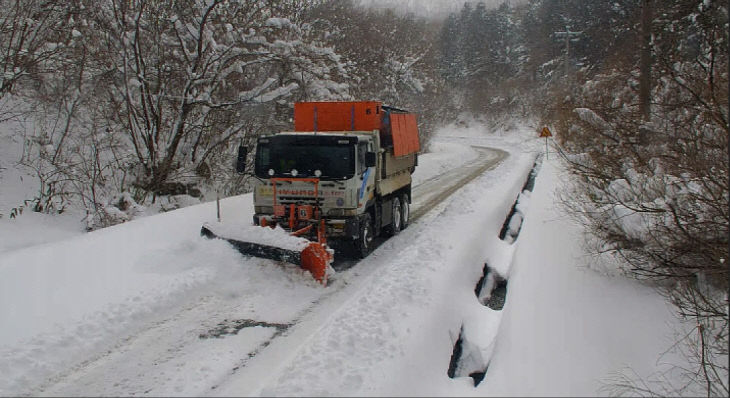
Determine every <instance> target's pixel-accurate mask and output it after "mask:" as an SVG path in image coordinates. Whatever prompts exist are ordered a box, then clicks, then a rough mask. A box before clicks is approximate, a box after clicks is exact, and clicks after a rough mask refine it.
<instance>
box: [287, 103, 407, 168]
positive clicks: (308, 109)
mask: <svg viewBox="0 0 730 398" xmlns="http://www.w3.org/2000/svg"><path fill="white" fill-rule="evenodd" d="M372 130H378V131H380V141H381V143H382V144H383V146H385V147H392V148H393V156H395V157H401V156H406V155H410V154H414V153H418V151H419V150H420V148H421V146H420V141H419V138H418V125H417V122H416V115H415V114H413V113H407V112H404V111H401V110H397V109H394V108H391V107H387V106H383V105H382V103H380V102H377V101H357V102H339V101H338V102H297V103H295V104H294V131H299V132H304V131H372Z"/></svg>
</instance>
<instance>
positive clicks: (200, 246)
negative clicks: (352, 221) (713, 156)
mask: <svg viewBox="0 0 730 398" xmlns="http://www.w3.org/2000/svg"><path fill="white" fill-rule="evenodd" d="M539 144H540V142H538V141H537V140H535V139H534V138H533V135H532V131H530V130H529V129H521V130H519V131H514V132H512V133H511V134H508V135H502V134H499V135H485V134H484V132H483V131H482V130H478V131H472V132H471V133H469V134H463V135H461V134H446V135H445V136H443V137H440V138H438V139H437V140H436V141H435V143H434V145H433V146H432V148H431V149H432V152H430V153H428V154H425V155H423V156H422V157H421V158H420V159H419V166H418V168H417V170H416V173H415V174H414V185H415V186H416V188H414V203H413V212H412V214H413V216H414V217H417V219H414V220H413V222H412V223H411V225H410V226H409V227H408V228H407V229H405V230H403V231H401V233H400V234H398V235H397V236H395V237H392V238H390V239H388V240H385V241H383V242H381V243H380V245H379V246H378V247H377V249H376V250H375V251H374V252H373V253H372V254H371V255H370V256H369V257H367V258H366V259H364V260H362V261H359V262H357V263H356V264H350V265H348V266H345V267H340V268H339V270H338V271H337V273H336V274H335V275H334V276H333V277H332V278H331V279H330V283H329V285H328V286H327V287H326V288H323V287H322V286H320V285H319V284H318V283H316V282H315V281H314V280H313V279H312V278H311V276H310V275H309V274H308V273H306V272H305V271H302V270H300V269H298V268H297V267H295V266H292V265H287V264H276V263H274V262H272V261H269V260H263V259H256V258H245V257H243V256H241V255H240V254H239V253H238V252H237V251H235V250H234V249H233V248H232V247H231V246H230V245H228V244H227V243H226V242H224V241H220V240H208V239H204V238H202V237H200V236H199V230H200V226H201V225H202V223H203V222H205V221H211V220H212V219H214V217H215V204H214V203H207V204H203V205H199V206H193V207H188V208H184V209H180V210H177V211H172V212H169V213H165V214H161V215H158V216H153V217H147V218H142V219H138V220H135V221H132V222H129V223H126V224H122V225H118V226H115V227H111V228H107V229H105V230H101V231H97V232H94V233H89V234H84V235H80V236H77V237H73V238H69V239H65V240H62V241H57V242H52V243H48V244H43V245H36V246H32V247H27V248H23V249H17V250H10V251H5V252H2V253H0V320H2V325H1V327H0V375H2V377H0V395H56V396H58V395H63V396H79V395H82V396H83V395H113V396H129V395H153V396H191V395H192V396H201V395H222V396H241V395H266V396H270V395H277V396H278V395H306V396H321V395H336V396H344V395H358V396H363V395H390V396H403V395H409V396H413V395H429V396H434V395H450V396H468V395H489V394H493V393H494V391H498V392H499V393H501V394H507V395H510V394H519V393H520V391H523V392H531V393H537V394H538V395H539V394H540V392H541V391H570V392H571V393H576V394H579V395H580V394H595V393H596V390H595V388H594V387H595V385H596V384H597V382H596V381H595V380H593V379H590V378H591V377H596V369H598V370H600V371H602V372H605V369H606V366H603V367H601V366H595V364H596V362H600V361H601V360H602V359H601V358H593V361H592V362H591V360H590V359H586V361H583V362H582V363H583V368H582V369H573V368H571V365H570V362H569V361H567V360H566V361H564V362H561V364H560V365H561V366H562V367H556V369H568V371H572V372H574V373H575V374H574V376H575V377H576V379H579V380H580V381H581V383H580V384H579V385H580V388H578V389H575V388H572V386H573V385H578V384H575V383H573V382H570V383H572V384H566V382H561V381H557V380H556V379H555V377H558V376H559V375H555V374H552V373H550V372H549V371H546V372H544V374H541V375H538V376H540V379H539V380H541V382H545V380H548V379H547V378H548V377H553V379H551V380H552V381H551V382H552V383H553V384H550V385H546V386H542V387H541V388H542V389H537V390H534V389H530V384H529V383H523V382H522V381H523V380H525V379H527V380H529V379H531V378H532V377H533V376H534V375H531V374H530V375H525V374H523V372H521V371H520V369H521V368H522V367H523V366H530V369H540V367H541V366H544V365H546V364H547V363H544V361H543V359H541V358H543V357H540V358H532V359H531V360H530V361H531V362H529V363H527V364H523V363H522V362H521V361H522V357H515V356H514V355H513V354H514V353H520V352H522V351H520V350H519V347H520V346H521V345H522V344H523V343H527V342H530V341H533V340H534V337H533V335H534V334H540V335H542V334H544V331H542V330H533V329H532V328H531V324H530V320H527V321H525V320H524V319H525V318H524V317H520V316H519V314H515V313H513V312H512V313H510V312H509V311H510V305H516V306H522V308H518V307H516V308H518V309H519V311H521V312H520V313H522V311H525V308H524V307H525V306H529V307H530V311H532V312H531V313H535V312H541V311H542V312H544V309H543V308H541V307H540V306H539V303H540V301H541V299H540V298H538V297H535V295H534V293H531V291H532V290H530V289H521V290H519V289H517V288H515V289H516V290H515V291H512V290H510V291H509V293H508V294H507V303H506V304H505V307H504V312H505V313H508V314H511V316H507V317H506V319H507V321H508V322H506V325H504V326H500V325H501V324H502V312H503V311H502V310H501V309H496V310H495V309H492V308H490V307H488V306H485V305H483V304H482V302H483V301H482V302H480V300H479V299H478V297H477V295H476V293H475V287H476V285H477V284H478V282H479V281H480V279H481V278H482V276H483V271H484V269H485V268H484V263H485V262H487V263H488V264H489V266H490V269H491V272H494V273H495V274H499V275H500V276H502V277H504V278H507V279H508V278H509V277H510V274H511V267H512V263H513V259H514V257H515V256H514V254H515V252H516V249H517V247H518V246H520V245H518V244H516V242H515V243H513V242H512V241H504V240H501V239H499V237H498V235H499V232H500V229H501V228H502V226H503V223H504V222H505V216H506V215H507V214H508V213H509V212H510V209H511V207H512V205H513V203H514V201H515V198H517V197H518V196H519V198H520V200H519V205H518V207H519V209H520V211H521V212H522V213H521V214H523V215H525V213H527V214H526V217H527V219H528V220H529V219H530V217H531V215H530V213H529V211H528V210H529V207H530V206H531V197H530V194H529V192H523V191H522V188H523V183H524V182H525V179H526V177H527V175H528V174H529V173H530V170H531V169H532V167H533V163H534V161H535V158H536V157H537V155H538V153H539V152H540V147H541V146H540V145H539ZM484 147H491V148H492V149H489V150H488V149H484ZM549 169H551V168H549ZM550 172H551V173H552V174H554V173H555V171H554V170H552V169H551V171H550ZM552 174H551V175H552ZM538 181H539V177H538ZM549 183H551V184H552V183H554V181H552V180H551V181H549ZM548 192H549V191H548V190H547V188H545V187H544V186H543V188H542V191H541V193H540V195H541V196H540V197H539V198H538V199H539V200H538V203H541V204H542V206H543V207H545V206H548V205H547V204H549V203H552V198H551V196H550V195H549V193H548ZM251 200H252V198H251V195H242V196H238V197H232V198H227V199H225V200H222V202H221V207H222V219H223V221H224V222H226V223H250V220H251V212H252V203H251ZM551 214H552V213H550V212H548V213H547V217H552V215H551ZM566 225H567V224H566ZM561 228H567V227H566V226H562V224H561ZM559 236H560V235H559V234H555V235H554V236H553V237H554V238H555V242H556V243H554V244H552V246H554V247H545V246H544V245H543V246H539V247H540V252H533V251H530V250H529V246H528V245H522V246H521V247H522V249H521V250H522V251H521V253H523V255H522V257H521V258H532V259H535V258H541V259H542V260H541V261H545V262H549V261H551V260H550V259H551V258H559V259H560V262H559V263H557V264H555V263H551V266H554V267H559V266H562V267H564V269H563V272H560V273H555V274H553V273H544V272H543V273H527V272H525V271H523V272H522V273H520V274H518V275H519V278H518V279H517V280H516V283H517V284H518V286H519V285H520V284H522V285H523V286H524V285H528V286H529V285H530V284H532V286H535V285H549V284H550V283H556V281H551V278H554V276H553V275H558V276H559V277H560V278H562V279H561V280H560V281H559V283H560V284H562V285H564V286H571V282H572V280H573V279H575V280H579V278H581V277H580V276H578V277H576V276H575V273H576V269H578V268H576V267H574V266H573V264H570V263H566V262H565V259H566V257H565V254H564V252H565V253H570V252H566V250H565V249H571V248H572V249H571V250H572V251H573V252H577V250H576V249H575V248H574V247H573V246H574V245H575V243H574V242H569V243H568V245H567V246H566V247H559V246H558V244H563V245H564V244H566V242H565V241H562V240H560V239H559ZM533 239H534V238H533ZM525 243H527V244H530V242H525ZM554 253H560V254H561V256H557V255H555V254H554ZM543 257H544V258H543ZM523 269H524V268H523ZM533 276H539V280H538V279H535V278H534V277H533ZM594 279H595V281H593V280H594ZM580 280H584V279H580ZM591 281H592V282H591V285H590V286H585V287H584V288H583V289H582V290H581V292H583V293H582V294H588V293H589V292H590V291H591V288H592V286H600V288H601V289H609V290H610V289H613V290H614V291H617V292H619V294H621V295H622V296H623V297H624V299H625V300H624V301H626V300H629V301H630V300H632V299H635V298H638V299H639V300H642V302H643V303H645V304H646V305H645V306H644V307H638V306H637V307H636V309H635V310H634V311H633V313H632V319H640V318H641V317H642V314H644V313H645V312H647V313H652V314H657V315H656V316H655V317H654V318H652V320H650V322H648V323H646V325H647V326H649V325H650V324H653V323H652V322H654V323H656V322H666V319H668V318H667V317H666V314H665V312H666V308H664V307H662V306H663V302H662V300H661V299H660V298H658V297H657V296H656V295H651V294H648V295H647V294H646V293H645V292H643V291H642V293H641V294H634V293H632V292H637V291H639V288H637V287H636V286H634V285H626V284H622V285H621V286H620V287H619V288H614V287H613V285H615V283H614V282H606V281H605V280H603V279H601V277H599V276H595V277H593V278H592V279H591ZM511 283H512V282H510V286H511ZM540 291H543V292H544V291H545V290H540ZM513 296H514V297H516V298H510V297H513ZM557 297H558V296H557V295H556V298H557ZM573 299H574V300H576V303H575V305H574V306H573V307H572V308H573V310H574V311H588V310H591V311H593V310H594V309H593V308H592V307H591V305H592V304H591V302H592V301H590V300H584V301H585V302H586V304H582V301H581V300H582V298H581V297H577V298H573ZM611 303H612V301H611V300H605V301H601V302H600V305H602V306H604V307H608V306H611ZM533 307H534V309H533ZM662 308H664V311H665V312H661V310H662ZM595 311H597V312H598V313H603V312H607V311H605V308H596V309H595ZM553 312H554V314H558V315H559V314H560V309H559V308H558V309H554V310H553ZM608 312H610V313H614V314H620V313H622V312H620V311H618V310H617V309H615V308H614V309H611V311H608ZM558 315H553V316H558ZM519 322H522V324H520V323H519ZM525 322H527V323H526V324H525ZM541 327H542V328H548V327H551V325H549V324H547V325H541ZM602 327H603V329H604V333H606V334H610V333H614V332H615V331H612V330H611V328H612V327H613V328H614V329H621V328H622V324H621V322H614V321H612V320H611V319H608V320H606V322H605V323H604V324H602ZM502 329H506V330H507V329H509V336H504V337H500V339H501V340H502V341H504V343H502V344H503V346H498V345H497V342H498V340H500V339H498V336H499V335H500V333H504V331H502ZM460 336H461V338H460ZM648 336H649V335H647V336H644V338H645V339H644V340H642V341H648V340H649V339H648ZM582 337H584V339H585V342H584V343H583V344H595V343H594V342H593V340H591V339H590V336H582ZM640 337H641V336H640ZM652 337H653V336H652ZM457 340H462V344H461V348H462V353H461V362H460V363H459V364H458V366H457V368H458V369H457V374H456V377H454V378H450V377H449V376H448V375H447V371H448V370H449V368H450V366H451V367H452V364H451V362H453V361H452V357H453V356H454V352H455V343H456V342H457ZM540 341H543V340H540ZM601 343H603V342H601ZM610 343H611V344H612V345H611V346H607V347H605V349H604V350H601V352H610V353H612V354H613V356H614V357H615V360H616V361H618V360H620V359H621V358H624V357H625V356H626V355H623V354H622V352H624V351H626V350H627V349H624V350H623V351H622V349H620V347H623V346H625V343H624V342H622V341H611V342H610ZM495 347H497V348H499V347H502V349H501V350H499V349H495ZM569 348H570V349H571V352H580V351H581V350H583V349H584V348H582V347H580V346H578V347H569ZM659 348H661V347H659V345H658V344H654V346H651V350H650V352H651V353H652V355H653V354H654V353H655V352H657V351H656V350H657V349H659ZM535 349H540V350H542V351H541V352H543V355H545V356H549V355H552V354H554V352H553V351H551V345H550V344H549V342H548V343H545V342H543V344H542V345H540V346H539V347H536V348H535ZM628 350H630V351H631V352H632V353H636V352H637V350H636V349H635V347H631V346H629V347H628ZM645 351H646V350H644V351H642V350H639V351H638V352H639V353H641V352H645ZM493 355H496V357H495V358H492V356H493ZM521 355H523V354H521ZM638 356H640V355H637V357H638ZM648 357H649V356H648V355H643V356H641V358H642V359H644V360H646V359H647V358H648ZM492 359H495V362H494V363H493V364H492ZM492 365H494V369H492V368H493V366H492ZM488 366H489V368H490V373H489V374H488V375H487V377H486V379H485V382H484V383H482V384H480V386H479V387H478V388H475V386H474V383H473V381H472V378H471V377H468V374H469V373H470V372H472V371H485V370H486V368H487V367H488ZM639 370H640V371H641V370H646V367H644V368H642V369H639ZM548 375H549V376H548ZM599 376H601V375H599ZM515 381H520V382H515ZM546 383H547V382H546Z"/></svg>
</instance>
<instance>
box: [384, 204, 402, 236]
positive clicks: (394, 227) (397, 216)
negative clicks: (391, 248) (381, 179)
mask: <svg viewBox="0 0 730 398" xmlns="http://www.w3.org/2000/svg"><path fill="white" fill-rule="evenodd" d="M392 203H393V204H392V205H391V206H392V207H391V209H392V213H391V214H392V215H393V220H391V222H390V225H388V227H387V228H386V232H388V235H390V236H394V235H398V232H400V230H401V225H402V222H403V207H402V206H401V204H400V199H399V198H398V197H395V198H393V202H392Z"/></svg>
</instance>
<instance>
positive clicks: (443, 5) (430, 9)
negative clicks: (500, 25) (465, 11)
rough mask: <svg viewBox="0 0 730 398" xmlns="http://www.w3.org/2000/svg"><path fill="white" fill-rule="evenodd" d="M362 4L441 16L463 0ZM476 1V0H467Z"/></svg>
mask: <svg viewBox="0 0 730 398" xmlns="http://www.w3.org/2000/svg"><path fill="white" fill-rule="evenodd" d="M360 1H361V2H362V3H363V4H367V5H373V6H376V7H377V6H384V7H395V8H397V9H400V10H408V11H412V12H414V13H416V14H419V15H432V16H442V15H445V14H447V13H449V12H455V11H458V10H459V9H461V7H462V6H463V5H464V3H465V0H360ZM482 1H484V3H485V4H486V5H487V6H492V7H496V6H498V5H500V4H502V3H503V2H504V1H505V0H482ZM508 1H510V3H511V4H518V3H522V2H524V0H508ZM468 2H470V3H478V1H473V0H472V1H468Z"/></svg>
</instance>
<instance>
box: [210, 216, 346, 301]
mask: <svg viewBox="0 0 730 398" xmlns="http://www.w3.org/2000/svg"><path fill="white" fill-rule="evenodd" d="M253 228H256V229H257V230H259V231H262V232H264V231H266V230H269V228H262V227H253ZM214 230H215V231H214ZM200 235H201V236H205V237H206V238H209V239H213V238H216V239H222V240H225V241H227V242H228V243H230V244H231V245H232V246H233V247H234V248H236V250H238V251H239V252H240V253H241V254H243V255H244V256H252V257H259V258H266V259H269V260H274V261H282V262H287V263H290V264H294V265H297V266H299V267H301V268H303V269H305V270H307V271H309V272H310V273H311V274H312V276H313V277H314V279H315V280H317V281H318V282H320V283H321V284H322V285H325V286H326V285H327V276H328V270H329V268H330V264H331V263H332V260H333V257H334V256H333V254H332V251H331V250H328V249H327V248H326V246H325V245H322V244H320V243H318V242H310V241H308V240H306V239H303V238H295V239H298V240H299V242H297V244H294V245H292V244H289V245H288V246H289V247H288V248H286V247H277V246H273V245H269V244H266V243H260V242H253V241H246V240H243V239H241V238H234V237H230V236H226V235H228V234H226V233H225V232H222V231H219V230H218V229H217V228H214V227H213V226H212V225H210V224H208V223H206V224H204V225H203V227H202V228H201V229H200ZM284 236H288V235H284ZM292 238H294V237H292Z"/></svg>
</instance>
